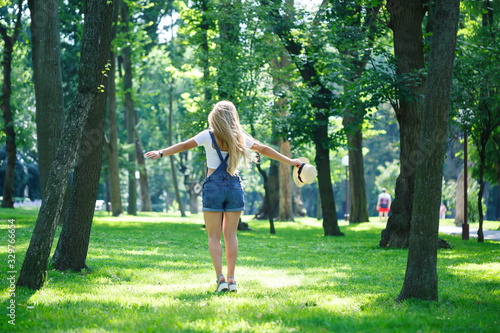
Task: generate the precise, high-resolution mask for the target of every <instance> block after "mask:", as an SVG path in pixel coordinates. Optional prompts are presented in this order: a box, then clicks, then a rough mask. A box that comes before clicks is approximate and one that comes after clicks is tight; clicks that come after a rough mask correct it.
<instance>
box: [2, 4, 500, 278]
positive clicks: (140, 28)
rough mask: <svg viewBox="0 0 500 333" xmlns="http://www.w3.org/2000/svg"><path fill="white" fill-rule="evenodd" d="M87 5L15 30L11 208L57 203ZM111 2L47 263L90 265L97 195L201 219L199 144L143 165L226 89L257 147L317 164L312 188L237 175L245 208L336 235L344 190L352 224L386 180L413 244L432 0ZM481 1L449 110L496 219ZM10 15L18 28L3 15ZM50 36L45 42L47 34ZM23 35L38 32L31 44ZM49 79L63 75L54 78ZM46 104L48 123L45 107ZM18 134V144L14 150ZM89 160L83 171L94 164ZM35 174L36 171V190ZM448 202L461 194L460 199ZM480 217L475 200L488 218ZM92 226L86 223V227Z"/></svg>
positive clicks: (451, 153) (453, 150) (471, 9)
mask: <svg viewBox="0 0 500 333" xmlns="http://www.w3.org/2000/svg"><path fill="white" fill-rule="evenodd" d="M86 3H87V2H86V1H78V0H74V1H68V2H67V3H65V6H62V7H61V8H59V9H58V8H57V6H56V5H57V3H55V2H53V1H49V2H43V3H42V2H40V3H38V2H35V1H30V2H29V8H30V10H31V11H30V13H31V14H32V15H31V16H32V18H31V21H30V22H31V29H30V31H28V30H27V29H24V30H23V29H21V30H16V31H20V32H19V34H20V37H21V38H19V39H18V43H16V44H15V47H14V48H12V50H11V51H12V54H13V55H14V57H13V59H12V60H13V62H12V73H13V75H12V77H13V78H14V77H15V78H16V79H14V80H12V82H11V83H12V87H13V88H12V89H11V90H12V91H11V92H12V94H11V96H10V97H11V98H10V103H9V105H10V107H11V110H12V112H11V114H12V115H15V117H12V120H9V119H10V118H9V119H7V120H5V119H4V120H3V123H2V124H3V126H4V127H5V128H6V129H7V128H13V129H14V135H15V137H16V140H15V141H9V140H8V138H9V136H8V135H4V134H2V136H1V139H2V144H3V141H5V142H6V144H5V145H4V146H3V147H2V149H0V190H2V192H1V193H3V194H4V197H3V199H4V201H5V200H6V201H9V202H12V199H8V197H9V196H14V197H16V198H17V200H18V201H21V200H23V199H22V198H21V197H23V196H29V197H30V198H32V199H36V198H38V197H37V193H38V192H37V191H40V190H41V191H42V198H43V199H44V201H47V200H45V199H46V198H45V196H44V189H45V188H46V187H45V182H46V181H45V178H46V177H47V176H46V175H47V169H46V167H47V166H48V165H50V160H51V159H52V157H50V155H51V154H52V155H53V154H54V152H53V151H52V152H51V149H54V148H53V147H54V145H55V142H56V141H58V138H59V137H60V136H61V135H60V134H58V133H60V131H61V128H62V127H61V126H62V123H63V117H64V111H63V110H64V108H66V109H69V108H68V107H69V105H70V103H71V100H72V99H73V98H74V96H78V95H81V94H82V92H81V91H78V89H77V85H76V81H77V74H78V65H77V64H78V63H79V62H80V60H81V59H82V54H81V53H80V52H79V50H80V49H81V46H82V42H83V39H82V38H83V17H84V15H83V13H84V11H85V10H86V9H85V8H87V7H85V4H86ZM113 5H114V8H115V11H114V16H113V20H114V24H113V27H112V30H111V37H110V38H111V39H113V44H112V45H113V46H112V52H110V55H109V56H108V57H109V63H108V62H106V63H103V64H102V65H101V67H102V66H104V67H103V69H102V72H101V74H103V75H104V76H103V78H101V81H99V83H98V84H97V86H96V87H98V88H99V91H100V92H101V94H103V93H107V94H108V102H107V105H105V104H103V103H102V102H103V99H102V96H101V95H99V96H100V98H101V99H100V102H99V103H100V106H99V107H96V108H95V109H93V111H95V112H96V113H95V115H93V116H91V117H90V122H86V124H87V125H86V126H87V129H86V130H85V132H86V133H87V136H86V137H85V139H86V140H87V142H88V144H86V147H87V148H88V149H87V150H86V151H85V153H86V154H87V155H85V158H81V156H80V155H79V156H80V157H79V159H78V162H77V163H76V164H73V165H70V166H68V168H69V169H66V168H65V169H64V172H67V175H68V179H70V178H71V181H72V187H71V191H72V192H73V194H72V199H71V201H70V205H71V207H72V208H71V213H69V215H68V218H67V219H66V220H67V221H68V224H67V225H66V226H65V227H63V229H64V232H61V238H60V242H61V244H60V246H59V245H58V250H57V251H56V253H57V255H56V256H55V257H54V264H55V265H56V266H57V267H60V268H61V269H62V268H63V267H70V268H73V269H79V268H82V267H85V261H84V258H85V255H84V254H85V253H86V249H85V246H86V245H85V244H88V238H89V237H90V226H91V221H92V216H93V210H94V202H95V199H96V198H97V199H98V200H102V201H103V202H104V203H106V204H105V205H104V207H108V209H110V210H111V211H112V214H113V215H114V216H119V215H120V214H122V213H123V211H125V210H126V211H127V212H128V213H129V214H136V212H137V210H139V209H140V210H142V211H149V210H153V211H172V212H174V211H175V212H177V211H180V213H181V215H187V214H188V213H187V212H186V211H188V209H185V208H184V207H187V206H188V205H189V211H190V212H191V213H196V212H198V208H199V200H198V197H199V194H200V186H201V182H202V181H203V178H204V174H205V170H206V166H205V163H204V157H203V153H202V151H201V149H197V150H192V151H189V152H185V153H182V154H179V155H178V156H173V157H172V158H171V159H170V161H167V160H160V161H158V162H157V163H155V164H151V163H149V164H148V163H144V161H141V157H142V155H143V152H144V151H145V150H149V149H157V148H158V147H164V146H167V145H169V144H171V143H172V144H173V143H176V142H179V141H181V140H185V139H187V138H189V137H191V136H193V135H194V134H196V133H198V132H199V131H201V130H203V129H205V128H206V127H207V123H206V117H207V114H208V112H209V111H210V110H211V107H212V105H213V104H214V103H215V102H217V101H218V100H221V99H231V100H232V101H234V102H235V104H237V106H238V110H239V112H240V116H241V119H242V123H243V124H244V126H245V129H246V130H247V132H251V133H252V134H253V135H254V136H255V137H256V138H257V139H258V140H261V141H263V142H266V143H268V144H272V145H274V146H275V148H276V149H280V150H281V151H283V152H284V153H286V154H291V155H293V156H305V157H308V158H309V159H310V160H311V161H313V160H314V161H315V162H314V163H315V164H316V166H317V167H318V170H319V178H318V182H316V183H314V184H312V185H309V186H306V187H304V188H302V189H301V190H298V189H297V188H296V187H295V186H294V185H293V183H292V182H291V179H290V178H291V177H290V176H289V172H290V168H289V167H288V166H283V165H281V166H278V164H277V163H274V162H270V161H268V160H267V159H263V161H262V164H261V165H260V166H259V167H260V169H261V170H262V171H263V173H265V174H266V177H267V178H268V183H266V184H263V182H262V179H261V175H260V174H259V173H257V171H256V170H255V168H252V169H249V170H243V171H242V175H243V179H244V181H245V182H246V187H245V189H246V198H247V211H246V213H247V214H257V213H258V214H257V215H259V216H262V217H264V218H265V217H271V219H272V220H273V221H274V220H276V218H277V220H292V219H293V217H294V216H299V215H301V214H308V215H310V216H319V217H320V218H321V219H322V222H323V227H324V233H325V235H332V236H337V235H342V234H343V233H342V232H341V230H340V227H339V223H338V221H339V217H340V218H342V216H344V215H345V214H346V213H347V211H344V210H345V206H346V205H345V203H346V201H349V203H350V208H348V211H349V213H350V215H351V222H363V221H366V220H367V219H368V216H369V215H375V214H376V211H375V205H376V201H377V195H378V193H379V190H380V187H386V188H387V189H388V192H389V193H393V194H395V198H394V202H393V214H392V216H391V218H390V219H389V223H388V224H387V226H386V229H385V230H384V232H383V234H382V237H381V242H380V245H381V246H384V247H385V246H397V247H408V246H409V240H410V225H411V223H412V214H413V202H414V191H415V176H416V173H415V172H416V166H417V162H418V161H419V158H420V157H419V151H421V148H419V144H420V133H421V131H420V127H421V125H422V124H423V123H422V121H423V118H422V117H423V112H424V102H425V98H426V97H425V96H424V95H425V94H424V91H425V87H426V80H427V72H426V70H427V69H426V68H427V67H428V66H427V64H430V62H429V61H430V59H429V52H428V50H429V49H430V48H429V47H430V40H431V38H430V37H431V36H432V33H433V29H434V27H435V26H436V24H435V23H436V22H435V20H436V17H435V9H436V8H435V5H436V4H432V6H431V5H429V6H427V5H424V3H422V2H421V1H410V2H405V3H401V2H397V1H388V2H387V3H386V4H385V5H384V4H383V3H381V2H378V1H375V2H369V3H367V2H360V1H355V0H353V1H343V2H336V1H332V0H328V1H327V0H325V1H307V2H304V1H299V0H295V1H291V0H287V1H260V0H259V1H236V0H227V1H226V0H225V1H212V0H197V1H175V2H174V1H159V0H140V1H132V0H123V1H118V0H113ZM483 5H484V6H486V7H484V6H483ZM483 5H482V6H483V7H481V8H479V7H477V6H476V5H473V4H464V5H463V6H466V8H467V15H462V17H461V22H462V25H461V31H462V32H461V33H460V34H459V39H458V45H459V48H458V49H457V55H458V58H457V66H456V68H455V75H456V80H455V81H453V89H454V94H453V111H454V112H453V113H452V116H451V118H452V119H455V120H457V122H455V123H453V125H452V126H450V131H451V130H453V131H463V128H461V127H459V125H460V124H461V125H464V124H463V123H461V122H460V121H459V120H462V118H463V116H464V115H469V117H468V119H469V121H468V122H467V123H466V124H465V125H467V126H466V127H467V129H468V131H469V133H471V136H472V138H473V140H472V142H476V146H477V149H475V150H474V152H473V154H472V160H473V161H474V162H476V165H477V167H476V166H474V167H473V169H474V170H475V169H477V175H476V174H475V173H474V175H473V178H477V179H478V180H479V186H478V197H474V200H477V201H478V202H482V198H481V197H483V194H484V197H485V198H487V199H488V200H486V202H485V204H486V207H487V213H488V214H493V215H494V217H493V218H496V217H497V215H498V214H499V213H500V212H499V209H498V206H499V201H500V200H499V197H500V195H498V187H497V186H488V185H487V186H485V185H484V181H483V178H484V176H483V175H484V174H486V175H487V177H486V179H487V180H488V181H489V182H490V183H491V184H494V183H496V182H497V178H498V176H497V171H498V168H497V166H498V158H496V157H495V156H496V155H497V154H495V153H496V151H497V150H498V147H497V143H498V142H497V141H499V140H497V139H495V138H496V136H498V135H497V134H496V133H497V132H498V129H497V128H496V127H497V124H498V119H497V113H498V112H496V110H497V109H498V87H497V85H498V82H499V80H498V73H499V70H498V61H496V58H498V57H495V55H497V54H498V45H497V44H498V43H496V44H495V36H496V35H497V30H498V29H497V27H496V25H495V22H496V21H495V20H496V19H497V15H496V12H497V10H498V8H497V7H498V6H497V4H496V3H493V2H485V4H483ZM37 6H38V7H37ZM476 7H477V8H476ZM17 8H18V6H17V4H14V3H11V2H9V3H8V5H7V6H4V7H2V8H1V11H0V14H1V15H0V18H1V22H0V25H1V26H2V27H4V26H5V27H7V26H9V27H11V29H10V30H9V31H7V34H9V33H10V35H9V36H11V35H12V33H13V32H14V29H12V27H13V26H14V25H15V24H14V21H15V20H16V18H17V16H16V15H17V13H18V12H17ZM19 8H21V9H22V10H23V11H27V10H28V9H27V7H26V6H24V7H22V6H21V7H19ZM37 13H42V14H37ZM57 13H58V14H59V15H57ZM44 15H45V16H46V17H47V18H49V17H54V15H56V16H58V19H59V21H60V24H58V23H57V22H56V20H55V19H54V20H49V21H50V24H41V23H40V22H42V23H43V22H45V21H43V18H44V17H45V16H44ZM23 17H26V18H27V17H28V16H27V15H24V16H23V15H21V21H22V20H23ZM8 18H10V19H12V20H13V21H12V20H11V22H7V21H8V20H7V19H8ZM54 18H55V17H54ZM37 19H38V20H39V21H37ZM26 20H27V19H26ZM28 21H29V20H27V22H26V25H25V26H27V23H28ZM47 22H48V21H47ZM7 23H10V25H8V24H7ZM23 26H24V25H23ZM59 26H60V30H58V27H59ZM40 35H43V36H46V37H47V38H44V39H40V38H38V37H39V36H40ZM48 37H50V38H48ZM27 41H31V42H32V44H31V46H32V47H33V49H32V53H31V54H30V52H31V48H30V47H29V46H30V45H29V44H28V42H27ZM59 44H60V50H58V49H57V46H58V45H59ZM5 45H6V44H5V43H2V46H1V47H2V49H1V51H2V52H3V53H5V52H7V51H9V50H8V48H7V47H6V46H5ZM49 51H50V52H49ZM392 53H394V54H392ZM58 57H59V58H58ZM58 61H60V65H58ZM41 63H42V64H43V65H40V64H41ZM4 64H6V62H4ZM49 65H50V66H49ZM32 66H33V69H32ZM58 66H59V67H60V68H61V71H59V72H58V68H59V67H58ZM478 69H480V70H478ZM33 75H34V83H35V92H36V93H35V94H34V93H33V86H32V83H31V81H32V76H33ZM82 75H83V74H82ZM85 75H87V74H85ZM61 78H62V79H61ZM82 79H85V78H82ZM49 81H50V82H53V84H52V83H51V84H45V83H46V82H49ZM6 82H7V81H6V80H4V82H3V83H4V85H5V84H7V83H6ZM35 95H36V112H37V117H36V120H37V126H36V131H38V132H37V135H36V136H35V135H34V132H35V127H34V121H33V120H35V117H34V110H35V109H34V108H33V104H34V96H35ZM2 97H3V98H5V97H6V95H5V94H3V96H2ZM6 105H7V104H5V103H3V104H2V106H3V107H4V106H6ZM391 107H392V110H391ZM105 109H107V110H106V112H108V116H107V117H106V116H105ZM68 112H69V111H68ZM46 114H47V115H48V114H50V116H43V115H46ZM93 122H94V123H93ZM486 125H487V126H486ZM485 126H486V127H485ZM458 128H460V129H459V130H457V129H458ZM490 137H491V138H492V139H489V140H487V139H486V138H490ZM4 138H5V140H3V139H4ZM103 140H104V142H105V143H104V146H103V147H104V151H105V152H106V158H104V159H103V157H102V150H103V148H102V142H103ZM459 140H460V138H459V136H457V135H455V134H453V135H451V134H450V137H449V140H448V141H447V142H448V146H447V147H446V149H447V154H446V155H447V159H446V160H445V162H444V163H445V166H444V172H443V176H444V183H445V184H447V186H449V189H452V188H453V186H454V185H453V184H454V182H456V178H457V176H458V173H459V172H460V170H461V167H460V163H461V157H460V151H461V149H462V148H461V147H460V144H459V142H458V141H459ZM12 143H16V145H17V156H16V157H14V158H12V149H11V148H12V146H11V145H12ZM9 145H10V146H9ZM51 147H52V148H51ZM3 151H5V153H4V152H3ZM14 151H16V150H14ZM346 154H349V156H350V160H351V163H350V165H349V174H350V195H349V197H346V194H345V190H344V189H345V184H344V182H345V168H344V167H343V166H342V165H341V163H340V160H341V158H342V157H343V156H344V155H346ZM8 156H10V157H9V158H8ZM91 156H92V157H91ZM490 157H491V159H490ZM70 159H71V158H70ZM7 161H8V163H7ZM12 161H14V164H12V163H13V162H12ZM103 162H104V163H103ZM12 165H14V166H15V167H14V168H12ZM85 168H88V170H87V171H88V173H87V172H83V169H85ZM13 169H14V170H15V175H14V178H12V172H11V171H12V170H13ZM90 169H92V171H90ZM38 170H40V172H39V174H40V177H38V176H37V173H38ZM101 170H104V172H103V173H102V174H101ZM174 175H175V177H174ZM12 179H15V181H12ZM38 179H41V180H42V181H41V186H39V187H38V189H37V185H36V184H37V181H38ZM174 179H176V180H177V181H174ZM395 179H397V180H395ZM138 186H140V192H139V193H140V195H137V187H138ZM62 188H63V187H61V189H62ZM265 188H267V199H268V200H269V201H267V200H266V196H265V195H264V192H265V191H264V189H265ZM4 189H6V190H5V191H4ZM10 189H12V194H9V191H10ZM448 192H450V190H449V191H447V193H448ZM81 193H86V195H82V194H81ZM318 193H319V195H318ZM435 200H437V199H435ZM445 200H448V201H450V200H451V199H450V196H449V195H448V196H447V197H446V198H445ZM109 202H110V203H111V205H107V203H109ZM266 202H267V204H266ZM318 203H321V205H318ZM448 206H449V207H452V206H453V205H448ZM54 207H55V206H54ZM84 207H85V208H84ZM481 210H482V205H478V208H477V209H476V211H477V212H478V219H480V220H481V219H482V218H483V215H484V214H483V213H484V212H481ZM318 211H319V214H318ZM471 211H472V210H471ZM450 212H451V213H452V214H453V210H450ZM62 215H65V211H64V210H61V216H62ZM493 215H491V216H493ZM83 216H85V218H83V219H80V218H81V217H83ZM70 220H71V221H73V222H74V223H75V225H73V227H71V223H72V222H71V221H70ZM83 220H85V222H83ZM83 225H85V226H86V227H85V228H86V229H85V230H84V231H83V229H80V227H81V226H83ZM68 228H69V229H68ZM70 235H73V236H74V238H72V237H73V236H70ZM82 235H85V236H84V237H81V236H82ZM65 243H66V244H83V245H81V246H79V249H83V251H82V252H81V253H80V255H79V258H80V259H78V262H79V263H78V264H76V265H74V266H72V265H73V264H69V263H70V262H72V260H73V259H68V260H69V261H68V262H67V263H66V264H64V265H63V264H60V265H59V264H57V262H58V261H60V258H62V257H63V255H62V253H63V252H64V251H63V250H62V249H63V248H64V246H63V245H64V244H65ZM68 249H69V248H68ZM67 253H76V250H75V249H70V250H67ZM65 265H66V266H65Z"/></svg>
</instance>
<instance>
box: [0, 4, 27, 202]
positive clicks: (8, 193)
mask: <svg viewBox="0 0 500 333" xmlns="http://www.w3.org/2000/svg"><path fill="white" fill-rule="evenodd" d="M22 5H23V2H22V0H19V2H18V10H17V18H16V25H15V27H14V34H13V35H12V37H10V36H9V35H8V34H7V29H6V28H5V27H4V26H3V25H2V24H1V23H0V34H1V35H2V39H3V41H4V50H3V59H2V68H3V84H2V99H1V107H0V108H1V109H2V115H3V122H4V129H3V130H4V132H5V150H6V152H7V166H6V168H5V180H4V183H3V200H2V207H4V208H14V178H15V173H16V160H17V155H16V132H15V131H14V116H13V114H12V109H11V107H10V96H11V94H12V90H11V73H12V52H13V51H14V44H15V43H16V41H17V37H18V36H19V30H20V29H21V13H22V10H23V6H22Z"/></svg>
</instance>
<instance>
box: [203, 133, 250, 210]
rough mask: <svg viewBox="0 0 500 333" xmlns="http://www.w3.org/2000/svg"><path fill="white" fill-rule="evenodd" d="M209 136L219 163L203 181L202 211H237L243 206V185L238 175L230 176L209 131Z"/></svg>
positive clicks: (224, 160)
mask: <svg viewBox="0 0 500 333" xmlns="http://www.w3.org/2000/svg"><path fill="white" fill-rule="evenodd" d="M210 137H211V138H212V142H213V144H214V147H215V150H216V151H217V155H219V159H220V161H221V164H220V165H219V167H218V168H217V169H216V170H215V171H214V172H213V173H212V174H211V175H210V176H208V177H207V178H205V181H204V182H203V190H202V196H203V211H208V212H239V211H242V210H243V209H244V208H245V199H244V198H243V187H242V186H241V179H240V177H239V176H237V175H236V176H231V175H230V174H229V173H228V172H227V160H228V158H229V154H228V155H227V156H226V158H225V159H223V158H222V154H221V152H220V149H219V146H217V141H216V140H215V137H214V134H213V133H212V132H210Z"/></svg>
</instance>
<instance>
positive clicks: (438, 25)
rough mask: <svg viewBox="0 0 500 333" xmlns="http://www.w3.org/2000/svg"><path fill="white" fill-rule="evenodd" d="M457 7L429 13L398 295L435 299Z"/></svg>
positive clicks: (450, 3) (446, 0)
mask: <svg viewBox="0 0 500 333" xmlns="http://www.w3.org/2000/svg"><path fill="white" fill-rule="evenodd" d="M459 7H460V1H459V0H441V1H439V2H438V5H437V9H436V13H435V26H434V29H435V30H434V32H433V35H432V44H431V54H430V61H429V76H428V81H427V88H426V92H425V109H424V118H423V123H422V132H421V137H420V152H419V156H418V162H417V170H416V182H415V199H414V204H413V215H412V218H411V225H412V228H411V233H410V245H409V251H408V263H407V267H406V274H405V280H404V283H403V288H402V290H401V292H400V294H399V296H398V298H397V300H398V301H402V300H405V299H408V298H418V299H423V300H437V299H438V280H437V268H436V264H437V248H438V229H439V208H440V204H441V189H442V174H443V163H444V152H445V148H446V137H447V126H448V115H449V109H450V88H451V77H452V72H453V61H454V59H455V44H456V36H457V29H458V16H459Z"/></svg>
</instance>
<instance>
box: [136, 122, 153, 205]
mask: <svg viewBox="0 0 500 333" xmlns="http://www.w3.org/2000/svg"><path fill="white" fill-rule="evenodd" d="M136 123H137V121H136ZM142 150H143V149H142V143H141V138H139V133H137V130H136V131H135V154H136V157H137V166H138V169H139V185H140V186H139V188H140V194H141V212H150V211H152V208H151V196H150V195H149V181H148V169H147V168H146V161H145V159H144V152H143V151H142Z"/></svg>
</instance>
